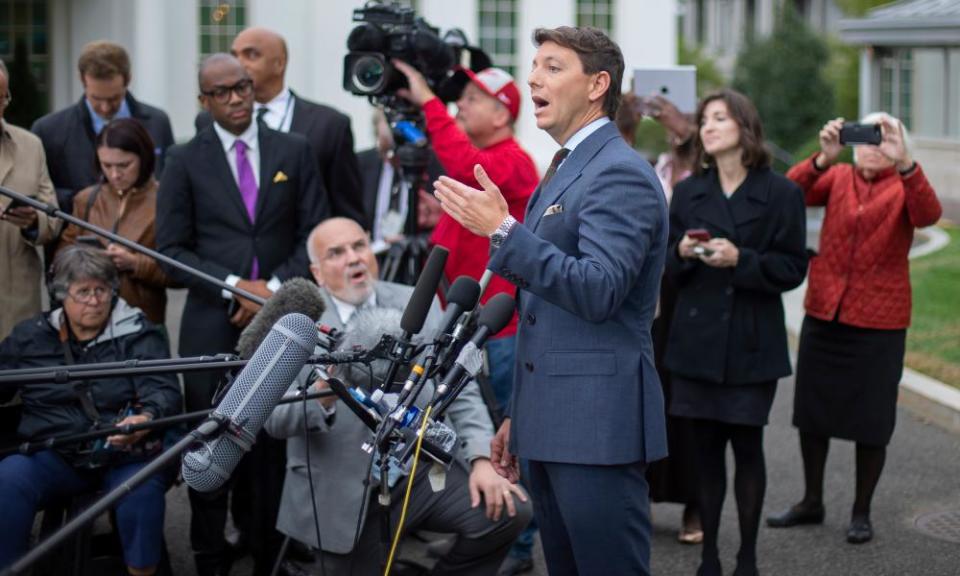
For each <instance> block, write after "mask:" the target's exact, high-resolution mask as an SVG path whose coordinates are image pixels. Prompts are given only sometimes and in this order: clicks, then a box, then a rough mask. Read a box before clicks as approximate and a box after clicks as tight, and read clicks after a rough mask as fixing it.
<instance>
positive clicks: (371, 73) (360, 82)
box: [353, 56, 386, 93]
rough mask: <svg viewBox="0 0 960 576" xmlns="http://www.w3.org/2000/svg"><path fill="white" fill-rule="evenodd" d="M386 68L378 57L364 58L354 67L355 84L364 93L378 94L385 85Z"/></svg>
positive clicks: (358, 60)
mask: <svg viewBox="0 0 960 576" xmlns="http://www.w3.org/2000/svg"><path fill="white" fill-rule="evenodd" d="M385 75H386V67H385V65H384V62H383V61H382V60H381V59H379V58H377V57H376V56H362V57H361V58H358V59H357V61H356V62H355V63H354V65H353V83H354V86H356V88H357V90H358V91H360V92H363V93H374V92H378V91H379V90H380V89H381V88H382V87H383V83H384V77H385Z"/></svg>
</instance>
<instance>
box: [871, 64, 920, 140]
mask: <svg viewBox="0 0 960 576" xmlns="http://www.w3.org/2000/svg"><path fill="white" fill-rule="evenodd" d="M878 54H880V58H879V60H880V90H879V94H880V102H879V104H880V110H881V111H883V112H889V113H890V114H893V115H894V116H896V117H897V118H899V119H900V120H901V121H903V124H904V125H905V126H906V127H907V129H909V130H913V114H912V111H913V105H912V103H913V98H912V94H913V52H912V51H911V50H909V49H896V50H889V51H884V52H880V51H879V49H878Z"/></svg>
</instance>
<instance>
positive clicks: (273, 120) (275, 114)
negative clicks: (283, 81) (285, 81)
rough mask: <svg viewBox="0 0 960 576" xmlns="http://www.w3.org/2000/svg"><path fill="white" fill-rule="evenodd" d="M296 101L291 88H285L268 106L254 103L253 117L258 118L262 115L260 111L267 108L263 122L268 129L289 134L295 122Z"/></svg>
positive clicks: (262, 118)
mask: <svg viewBox="0 0 960 576" xmlns="http://www.w3.org/2000/svg"><path fill="white" fill-rule="evenodd" d="M294 100H295V98H294V96H293V93H292V92H290V89H289V88H287V87H286V86H284V87H283V90H281V91H280V93H279V94H277V95H276V97H274V99H273V100H271V101H269V102H267V103H266V104H261V103H259V102H256V103H254V107H253V117H254V118H256V117H257V115H258V114H260V110H261V109H263V108H266V109H267V111H266V112H264V113H263V116H262V117H261V120H263V123H264V124H266V125H267V128H270V129H271V130H279V131H280V132H289V131H290V123H291V122H293V103H294Z"/></svg>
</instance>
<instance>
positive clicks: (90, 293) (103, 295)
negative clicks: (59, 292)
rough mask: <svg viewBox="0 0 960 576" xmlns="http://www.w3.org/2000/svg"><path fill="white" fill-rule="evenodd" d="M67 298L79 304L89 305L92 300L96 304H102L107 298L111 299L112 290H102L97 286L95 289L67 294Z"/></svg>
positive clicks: (101, 287) (102, 288)
mask: <svg viewBox="0 0 960 576" xmlns="http://www.w3.org/2000/svg"><path fill="white" fill-rule="evenodd" d="M67 296H70V297H71V298H73V300H74V301H75V302H77V303H79V304H91V303H92V302H93V301H94V300H96V301H97V302H103V301H104V300H107V299H108V298H112V297H113V290H111V289H110V288H104V287H103V286H97V287H96V288H80V289H79V290H73V291H70V292H67Z"/></svg>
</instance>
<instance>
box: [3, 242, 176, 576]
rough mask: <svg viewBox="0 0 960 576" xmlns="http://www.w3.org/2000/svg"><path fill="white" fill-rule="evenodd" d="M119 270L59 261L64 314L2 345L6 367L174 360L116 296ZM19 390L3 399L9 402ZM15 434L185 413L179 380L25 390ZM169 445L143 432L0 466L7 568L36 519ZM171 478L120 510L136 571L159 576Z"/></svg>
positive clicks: (31, 435)
mask: <svg viewBox="0 0 960 576" xmlns="http://www.w3.org/2000/svg"><path fill="white" fill-rule="evenodd" d="M119 286H120V278H119V276H118V273H117V268H116V266H114V264H113V262H112V261H111V260H110V258H109V257H108V256H107V254H106V253H105V252H104V251H102V250H97V249H93V248H88V247H85V246H69V247H67V248H65V249H63V250H61V251H60V252H59V253H58V254H57V257H56V259H55V260H54V262H53V282H52V288H53V291H54V294H55V295H56V296H57V298H58V299H59V300H60V301H62V302H63V306H62V307H61V308H57V309H56V310H53V311H52V312H48V313H42V314H40V315H37V316H35V317H33V318H30V319H28V320H24V321H23V322H21V323H20V324H18V325H17V327H16V328H14V330H13V332H12V333H11V334H10V336H9V337H7V338H6V339H5V340H4V341H3V343H2V344H0V369H3V370H6V369H14V368H33V367H42V366H50V367H55V366H60V365H62V364H63V363H64V360H65V359H66V363H67V364H87V363H97V362H114V361H118V360H128V359H133V358H136V359H140V360H148V359H160V358H169V357H170V351H169V349H168V347H167V342H166V338H165V337H164V336H163V334H162V332H161V331H160V329H159V328H157V326H155V325H154V324H151V323H150V321H149V320H147V319H146V317H145V316H144V314H143V312H142V311H141V310H140V309H139V308H133V307H131V306H130V305H128V304H127V303H126V302H125V301H124V300H123V298H120V297H118V296H117V295H116V294H117V289H118V288H119ZM16 390H17V388H8V389H4V390H3V391H2V394H0V401H3V400H6V399H8V397H9V396H11V395H13V393H14V392H15V391H16ZM19 391H20V394H21V395H22V398H23V416H22V419H21V421H20V427H19V430H18V435H19V436H20V438H21V439H23V440H31V441H35V440H38V439H41V438H50V437H52V436H65V435H68V434H77V433H81V432H86V431H88V430H89V429H91V428H95V427H103V426H112V425H114V424H117V423H118V424H120V425H126V424H140V423H143V422H146V421H149V420H151V419H153V418H160V417H164V416H170V415H172V414H175V413H177V412H179V411H180V390H179V386H178V384H177V378H176V376H174V375H172V374H163V375H152V376H136V377H116V378H99V379H94V380H89V381H85V382H83V383H81V384H78V385H75V386H71V385H64V384H60V383H57V384H42V385H33V386H23V387H19ZM162 448H163V445H162V438H161V437H159V436H154V435H148V434H147V432H146V431H139V432H135V433H133V434H129V435H116V436H110V437H108V438H107V439H106V442H105V443H102V442H97V443H94V444H92V445H85V446H65V447H64V448H57V449H53V450H43V451H40V452H37V453H34V454H30V455H23V454H14V455H12V456H8V457H6V458H4V459H3V460H2V461H0V506H2V508H3V511H4V513H3V517H2V519H0V530H2V531H3V534H4V536H3V538H0V569H2V568H4V567H6V566H7V565H8V564H10V563H11V562H13V561H15V560H16V559H17V558H18V557H20V556H21V555H23V553H24V552H26V550H27V546H28V542H29V539H30V528H31V526H33V516H34V514H35V512H36V511H37V510H39V509H41V508H44V507H45V506H48V505H49V504H51V503H53V502H56V501H59V500H62V499H64V498H70V497H72V496H75V495H78V494H83V493H85V492H91V491H95V490H98V489H106V490H110V489H113V488H115V487H117V486H119V485H120V484H121V483H123V482H125V481H126V480H127V479H128V478H130V477H131V476H133V475H134V474H135V473H137V472H139V471H140V469H141V468H143V467H144V466H145V465H146V463H147V461H148V460H149V459H150V458H151V457H153V456H155V455H156V454H157V453H159V451H160V450H162ZM170 480H171V478H170V477H169V474H164V473H159V474H157V475H154V476H152V477H151V478H150V479H149V480H147V481H146V483H144V484H141V485H140V486H138V487H137V488H134V489H133V490H132V491H131V492H130V493H129V494H128V495H127V496H125V497H124V499H123V500H121V501H120V502H119V504H117V507H116V524H117V528H118V532H119V534H120V542H121V544H122V545H123V557H124V561H125V563H126V565H127V570H128V571H129V573H130V574H153V573H154V571H155V569H156V567H157V565H158V564H159V562H160V554H161V547H162V540H163V517H164V506H165V503H164V502H165V501H164V493H165V492H166V490H167V487H168V486H169V482H170Z"/></svg>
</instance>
